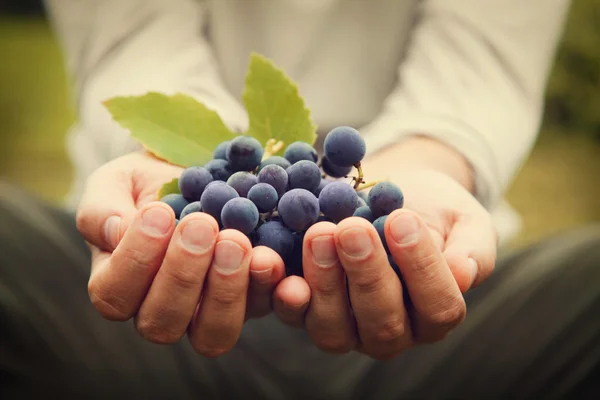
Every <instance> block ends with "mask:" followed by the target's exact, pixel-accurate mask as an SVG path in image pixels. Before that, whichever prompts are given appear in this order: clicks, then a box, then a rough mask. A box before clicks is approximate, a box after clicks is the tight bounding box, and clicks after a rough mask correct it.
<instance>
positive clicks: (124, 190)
mask: <svg viewBox="0 0 600 400" xmlns="http://www.w3.org/2000/svg"><path fill="white" fill-rule="evenodd" d="M136 211H137V208H136V206H135V202H134V198H133V179H132V177H131V176H129V174H128V173H124V171H121V170H117V169H116V168H114V167H113V166H112V165H111V164H107V165H105V166H103V167H100V168H99V169H98V170H96V171H95V172H94V173H93V174H92V175H91V176H90V177H89V178H88V180H87V183H86V186H85V189H84V194H83V197H82V199H81V202H80V204H79V207H78V209H77V216H76V221H77V229H78V230H79V232H80V233H81V234H82V235H83V237H84V239H85V240H86V241H87V242H88V243H90V244H92V245H95V246H97V247H99V248H100V249H102V250H105V251H109V252H112V251H113V250H114V249H115V248H116V247H117V245H118V244H119V242H120V240H121V238H122V237H123V235H124V234H125V231H126V230H127V226H128V225H129V224H130V223H131V219H132V218H133V217H134V216H135V213H136Z"/></svg>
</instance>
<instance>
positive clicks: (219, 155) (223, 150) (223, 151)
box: [213, 140, 231, 160]
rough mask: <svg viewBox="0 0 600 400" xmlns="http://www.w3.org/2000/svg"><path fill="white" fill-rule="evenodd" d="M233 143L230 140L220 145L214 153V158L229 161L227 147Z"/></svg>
mask: <svg viewBox="0 0 600 400" xmlns="http://www.w3.org/2000/svg"><path fill="white" fill-rule="evenodd" d="M229 143H231V141H230V140H228V141H226V142H222V143H220V144H219V145H218V146H217V147H216V148H215V152H214V153H213V158H214V159H217V160H227V147H228V146H229Z"/></svg>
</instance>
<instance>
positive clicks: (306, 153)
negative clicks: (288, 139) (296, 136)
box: [283, 142, 319, 165]
mask: <svg viewBox="0 0 600 400" xmlns="http://www.w3.org/2000/svg"><path fill="white" fill-rule="evenodd" d="M283 157H285V159H286V160H288V161H289V162H290V164H292V165H294V164H296V163H297V162H298V161H302V160H307V161H312V162H314V163H316V162H317V160H318V159H319V156H318V154H317V151H316V150H315V148H314V147H312V146H311V145H310V144H308V143H306V142H293V143H291V144H290V145H289V146H288V147H287V148H286V149H285V152H284V153H283Z"/></svg>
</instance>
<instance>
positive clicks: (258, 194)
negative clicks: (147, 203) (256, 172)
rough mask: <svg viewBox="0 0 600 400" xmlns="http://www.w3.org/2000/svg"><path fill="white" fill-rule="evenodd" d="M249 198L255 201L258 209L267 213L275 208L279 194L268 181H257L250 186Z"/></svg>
mask: <svg viewBox="0 0 600 400" xmlns="http://www.w3.org/2000/svg"><path fill="white" fill-rule="evenodd" d="M248 199H249V200H250V201H252V202H253V203H254V205H255V206H256V208H257V209H258V211H260V212H261V213H266V212H270V211H273V210H274V209H275V207H276V206H277V202H278V201H279V196H278V195H277V191H276V190H275V188H273V186H271V185H269V184H268V183H257V184H256V185H254V186H252V188H250V191H249V192H248Z"/></svg>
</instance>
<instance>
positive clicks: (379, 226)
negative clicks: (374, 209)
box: [373, 215, 390, 254]
mask: <svg viewBox="0 0 600 400" xmlns="http://www.w3.org/2000/svg"><path fill="white" fill-rule="evenodd" d="M387 217H388V216H387V215H384V216H383V217H379V218H377V219H376V220H375V221H373V226H374V227H375V230H376V231H377V233H378V234H379V237H380V238H381V242H382V243H383V248H384V249H385V251H386V252H387V253H388V254H389V252H390V249H389V248H388V245H387V241H386V240H385V230H384V228H385V221H386V220H387Z"/></svg>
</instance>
